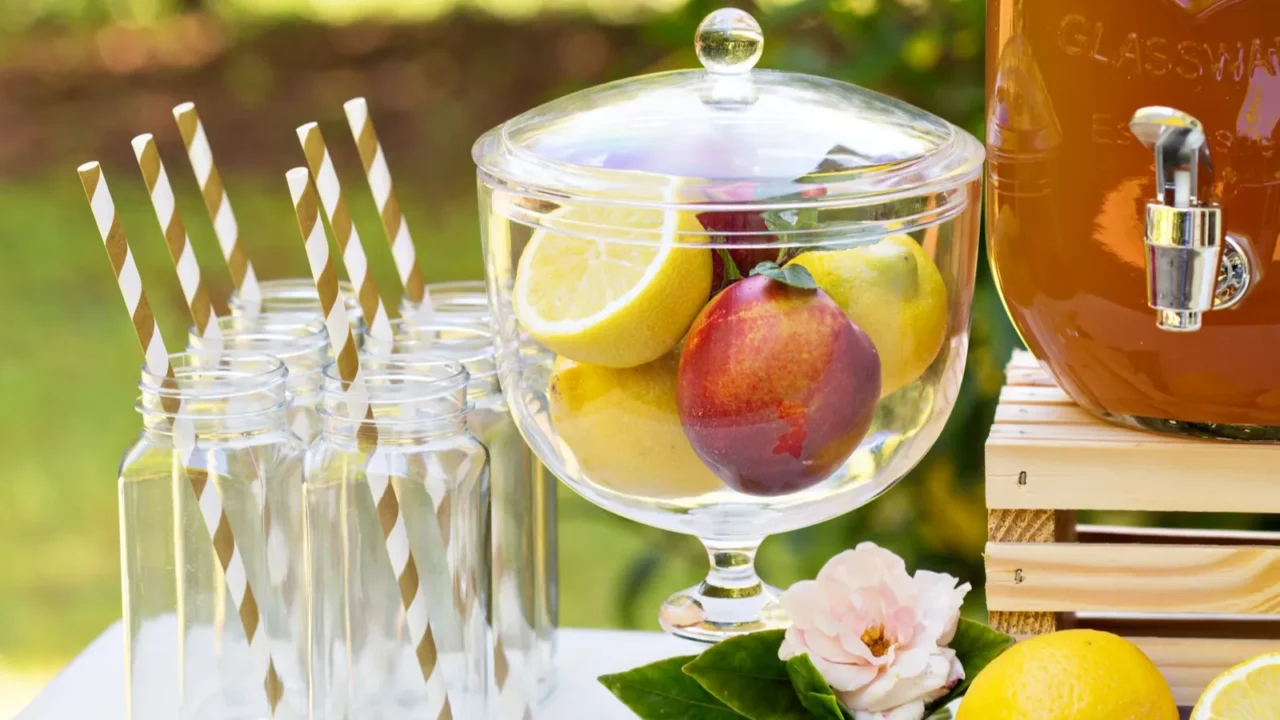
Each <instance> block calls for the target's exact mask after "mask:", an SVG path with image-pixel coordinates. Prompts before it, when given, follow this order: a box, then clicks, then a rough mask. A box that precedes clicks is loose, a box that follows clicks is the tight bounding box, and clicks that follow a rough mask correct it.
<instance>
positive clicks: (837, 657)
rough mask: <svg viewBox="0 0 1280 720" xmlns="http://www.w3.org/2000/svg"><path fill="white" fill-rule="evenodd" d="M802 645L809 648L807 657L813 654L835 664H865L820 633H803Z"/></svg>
mask: <svg viewBox="0 0 1280 720" xmlns="http://www.w3.org/2000/svg"><path fill="white" fill-rule="evenodd" d="M804 643H805V645H806V646H808V648H809V655H810V657H812V656H813V655H814V654H815V653H816V654H817V655H818V656H820V657H822V659H823V660H827V661H828V662H835V663H853V664H861V663H863V662H865V660H863V659H862V658H860V657H858V656H857V655H854V654H853V653H851V652H849V651H848V650H845V649H844V647H843V646H842V645H841V644H840V643H838V642H836V640H835V639H834V638H832V637H831V636H830V635H824V634H822V633H820V632H813V631H805V633H804Z"/></svg>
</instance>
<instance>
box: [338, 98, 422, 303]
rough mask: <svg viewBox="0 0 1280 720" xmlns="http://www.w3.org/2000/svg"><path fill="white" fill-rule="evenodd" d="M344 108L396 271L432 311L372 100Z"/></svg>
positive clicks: (407, 292)
mask: <svg viewBox="0 0 1280 720" xmlns="http://www.w3.org/2000/svg"><path fill="white" fill-rule="evenodd" d="M342 109H343V110H344V111H346V113H347V124H348V125H349V126H350V127H351V135H352V137H354V138H355V141H356V150H358V151H359V152H360V164H361V165H363V166H364V174H365V177H366V178H368V180H369V189H370V190H372V191H373V202H374V204H375V205H376V206H377V208H378V216H379V217H381V218H382V229H383V230H384V231H386V233H387V240H388V241H389V242H390V243H391V257H392V259H393V260H395V265H396V272H397V273H398V274H399V275H400V282H401V283H402V284H403V285H404V294H405V296H407V297H408V298H409V302H411V303H413V304H414V305H415V306H417V307H419V308H421V310H422V311H425V312H430V310H431V298H430V296H429V295H428V294H427V286H426V283H424V282H423V280H422V270H421V268H419V267H418V253H417V250H416V249H415V248H414V245H413V238H412V237H411V236H410V235H409V225H408V223H406V222H405V219H404V212H402V211H401V209H400V202H399V200H397V199H396V193H395V189H394V187H393V186H392V182H391V170H390V168H388V167H387V156H386V153H384V152H383V150H382V143H380V142H379V141H378V134H377V133H376V132H375V131H374V129H373V118H372V117H370V116H369V103H368V102H366V101H365V99H364V98H362V97H358V98H352V99H351V100H348V101H347V102H345V103H343V105H342Z"/></svg>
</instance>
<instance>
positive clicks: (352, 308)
mask: <svg viewBox="0 0 1280 720" xmlns="http://www.w3.org/2000/svg"><path fill="white" fill-rule="evenodd" d="M259 287H260V288H261V292H262V310H261V312H263V313H270V314H276V313H303V314H308V315H314V316H315V317H317V318H320V319H321V320H323V317H321V314H320V296H319V294H317V293H316V284H315V281H314V280H312V279H311V278H283V279H279V280H264V281H262V284H261V285H260V286H259ZM338 294H339V296H340V297H342V300H343V302H345V303H346V305H347V318H348V319H350V321H351V328H352V331H353V332H354V333H355V336H356V342H361V341H362V340H363V339H364V329H365V325H364V313H363V312H361V310H360V301H359V300H358V299H357V298H356V293H355V290H353V289H352V287H351V283H349V282H347V281H345V280H343V281H339V283H338ZM227 304H228V306H229V307H230V308H231V314H232V315H233V316H236V317H244V315H245V309H244V304H243V303H241V302H240V297H239V295H238V294H237V293H232V294H231V298H230V300H228V301H227Z"/></svg>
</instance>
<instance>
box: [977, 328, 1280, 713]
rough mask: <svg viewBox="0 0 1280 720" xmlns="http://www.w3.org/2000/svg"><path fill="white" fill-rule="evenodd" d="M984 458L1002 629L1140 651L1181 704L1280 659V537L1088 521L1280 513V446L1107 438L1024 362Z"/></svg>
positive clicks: (992, 577)
mask: <svg viewBox="0 0 1280 720" xmlns="http://www.w3.org/2000/svg"><path fill="white" fill-rule="evenodd" d="M986 450H987V453H986V454H987V457H986V464H987V470H986V475H987V485H986V495H987V508H988V516H987V528H988V542H987V546H986V572H987V607H988V609H989V610H990V619H991V624H992V625H993V626H994V627H996V628H998V629H1000V630H1003V631H1005V632H1008V633H1011V634H1014V635H1018V636H1028V635H1037V634H1041V633H1047V632H1052V631H1054V630H1059V629H1066V628H1071V627H1092V628H1097V629H1102V630H1108V631H1111V632H1116V633H1118V634H1120V635H1124V636H1126V637H1129V638H1130V639H1132V640H1133V641H1134V642H1135V643H1136V644H1137V645H1138V646H1139V647H1141V648H1142V649H1143V650H1144V651H1145V652H1146V653H1147V655H1149V656H1150V657H1151V659H1152V660H1154V661H1155V662H1156V664H1157V665H1159V666H1160V668H1161V670H1162V671H1163V672H1164V674H1165V677H1166V678H1167V679H1168V680H1169V684H1170V685H1171V686H1172V687H1173V691H1174V695H1175V697H1176V698H1177V701H1178V703H1179V704H1182V705H1191V704H1194V702H1195V700H1196V698H1198V697H1199V695H1200V692H1201V691H1202V690H1203V689H1204V687H1205V686H1206V685H1207V684H1208V683H1209V681H1210V680H1212V679H1213V678H1214V677H1215V676H1216V675H1217V674H1218V673H1220V672H1222V671H1223V670H1225V669H1227V668H1228V667H1230V666H1231V665H1234V664H1236V663H1238V662H1240V661H1242V660H1244V659H1246V658H1249V657H1251V656H1253V655H1256V654H1258V653H1261V652H1265V651H1269V650H1280V533H1262V532H1239V531H1236V532H1231V531H1200V530H1195V531H1192V530H1170V529H1161V528H1133V527H1108V526H1096V525H1078V524H1077V523H1076V511H1077V510H1116V511H1173V512H1196V513H1208V512H1221V513H1280V445H1246V444H1240V443H1228V442H1212V441H1203V440H1191V439H1182V438H1173V437H1169V436H1162V435H1158V434H1153V433H1147V432H1142V431H1139V430H1129V429H1126V428H1121V427H1116V426H1113V425H1110V424H1107V423H1105V422H1103V421H1101V420H1098V419H1097V418H1095V417H1093V416H1092V415H1090V414H1088V413H1087V412H1085V411H1084V410H1082V409H1080V408H1079V407H1078V406H1076V405H1075V403H1073V402H1072V401H1071V399H1070V398H1069V397H1067V394H1066V393H1065V392H1063V391H1062V389H1061V388H1059V387H1058V386H1057V384H1056V383H1054V381H1053V379H1052V378H1051V377H1050V376H1049V375H1048V373H1046V372H1045V371H1044V370H1043V369H1042V368H1041V367H1040V365H1039V363H1038V362H1037V361H1036V360H1035V359H1034V358H1033V357H1032V356H1031V355H1030V354H1029V353H1025V352H1020V353H1016V354H1015V355H1014V357H1013V359H1012V361H1011V362H1010V363H1009V368H1008V381H1007V384H1006V386H1005V388H1004V390H1003V392H1001V394H1000V405H999V407H998V409H997V410H996V419H995V424H994V425H993V426H992V428H991V436H990V438H989V439H988V440H987V449H986Z"/></svg>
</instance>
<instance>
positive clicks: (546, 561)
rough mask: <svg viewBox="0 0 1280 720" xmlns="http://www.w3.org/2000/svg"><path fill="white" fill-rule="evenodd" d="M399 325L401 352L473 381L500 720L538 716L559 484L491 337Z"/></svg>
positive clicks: (554, 604) (441, 322) (431, 325)
mask: <svg viewBox="0 0 1280 720" xmlns="http://www.w3.org/2000/svg"><path fill="white" fill-rule="evenodd" d="M436 318H438V319H433V318H427V319H425V320H422V319H414V318H408V319H402V320H398V321H396V322H395V323H394V328H395V333H396V335H395V337H396V351H397V352H399V353H405V354H410V355H412V356H414V357H422V358H431V357H436V358H447V359H450V360H455V361H457V362H461V363H462V364H463V365H464V366H465V367H466V368H467V370H468V372H469V373H470V376H471V382H470V385H469V386H468V389H467V395H468V398H469V400H470V403H471V409H470V411H469V413H468V416H467V418H468V423H469V425H470V427H471V431H472V432H473V433H475V435H476V437H478V438H479V439H480V442H481V443H483V444H484V446H485V447H486V448H487V449H488V451H489V476H490V483H489V486H490V495H491V497H492V508H491V512H490V523H491V540H490V543H491V553H492V554H491V558H492V578H491V582H492V588H493V598H492V603H491V607H490V612H491V625H492V627H493V628H494V662H495V665H496V672H495V677H494V680H495V683H496V687H495V688H494V691H495V696H494V697H495V702H496V705H495V707H494V709H493V710H494V713H495V717H499V718H516V719H518V718H523V717H525V713H526V711H528V712H532V713H534V715H535V716H536V707H537V705H538V703H539V702H540V701H541V700H542V699H545V698H546V697H547V696H548V695H549V694H550V692H551V690H552V689H554V685H555V647H556V638H555V631H556V627H557V625H558V621H559V607H558V597H557V595H556V589H557V583H556V580H557V577H558V568H557V564H556V560H557V557H556V556H557V548H556V515H555V510H556V498H555V490H556V485H555V480H554V479H553V478H552V477H551V475H550V474H549V473H548V472H547V470H546V468H544V467H543V466H542V464H541V463H539V462H538V461H537V459H536V458H535V457H534V456H533V452H532V451H531V450H530V449H529V446H528V445H527V444H526V443H525V441H524V438H522V437H521V436H520V432H519V430H518V429H517V428H516V426H515V423H514V422H513V421H512V419H511V413H510V408H509V407H508V405H507V402H506V398H505V397H504V396H503V394H502V388H501V387H500V385H499V383H498V367H497V346H496V344H495V341H496V337H495V334H494V332H493V330H491V329H489V328H488V327H483V326H478V325H476V324H472V323H467V324H464V323H460V322H451V321H449V320H452V318H448V319H446V316H444V315H440V316H436Z"/></svg>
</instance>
